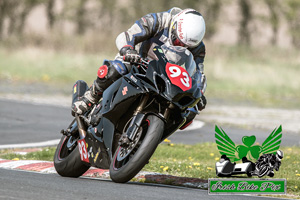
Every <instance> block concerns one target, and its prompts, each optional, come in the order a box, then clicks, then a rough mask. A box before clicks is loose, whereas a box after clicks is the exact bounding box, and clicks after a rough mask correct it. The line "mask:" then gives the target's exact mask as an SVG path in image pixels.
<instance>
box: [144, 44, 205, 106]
mask: <svg viewBox="0 0 300 200" xmlns="http://www.w3.org/2000/svg"><path fill="white" fill-rule="evenodd" d="M158 48H159V47H156V48H155V49H154V50H153V51H154V53H155V54H156V56H157V57H158V61H152V62H150V64H149V66H148V69H147V72H146V78H147V79H149V80H150V81H151V82H152V84H153V85H154V86H155V87H156V88H157V89H158V90H159V91H160V94H161V95H162V96H163V97H165V98H166V99H167V100H168V101H170V102H172V103H174V104H175V105H177V106H178V107H179V108H180V109H181V110H183V109H185V108H187V107H193V106H194V105H195V104H196V103H197V102H198V101H199V98H200V97H201V95H202V94H201V90H200V88H199V87H198V83H200V81H201V77H200V76H199V74H198V73H195V74H194V75H193V76H192V77H191V78H192V87H191V89H189V90H187V91H183V90H182V89H180V88H179V87H177V86H176V85H173V84H172V83H171V82H170V80H169V78H168V75H167V73H166V70H165V67H166V64H167V59H166V57H165V56H164V54H163V53H160V52H159V51H158Z"/></svg>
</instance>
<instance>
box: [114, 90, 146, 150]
mask: <svg viewBox="0 0 300 200" xmlns="http://www.w3.org/2000/svg"><path fill="white" fill-rule="evenodd" d="M148 99H149V95H148V94H146V95H145V96H144V97H143V98H142V100H141V102H140V104H139V106H138V107H137V109H136V110H135V112H134V114H133V117H132V120H131V122H130V124H129V126H128V129H127V131H126V134H125V135H123V136H122V137H121V138H120V140H119V144H120V146H122V147H127V146H128V145H129V143H130V142H132V141H133V140H134V138H135V137H136V135H137V133H138V129H139V128H140V126H141V124H142V121H143V119H144V117H145V114H143V113H141V112H142V111H143V109H144V108H145V106H146V104H147V101H148Z"/></svg>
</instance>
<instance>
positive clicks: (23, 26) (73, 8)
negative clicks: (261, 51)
mask: <svg viewBox="0 0 300 200" xmlns="http://www.w3.org/2000/svg"><path fill="white" fill-rule="evenodd" d="M174 6H177V7H180V8H194V9H196V10H198V11H200V12H201V13H202V14H203V16H204V17H205V20H206V25H207V31H206V35H205V41H208V42H210V41H211V42H214V43H216V44H243V45H269V44H270V45H272V46H280V47H287V48H299V47H300V1H299V0H284V1H282V0H151V1H141V0H0V41H1V43H2V44H3V45H8V46H9V45H11V46H19V45H28V44H31V45H37V46H47V47H53V48H55V49H59V48H68V47H70V48H71V49H74V48H75V49H76V48H78V49H82V50H83V51H92V52H99V51H103V50H104V49H103V46H105V47H106V49H105V50H106V51H107V50H108V49H109V50H116V49H115V47H114V46H115V45H114V39H115V37H116V36H117V35H118V34H119V33H120V32H122V31H124V30H127V29H128V28H129V27H130V26H131V25H132V24H133V23H134V22H135V20H137V19H139V18H140V17H142V16H143V15H145V14H147V13H151V12H162V11H166V10H168V9H170V8H171V7H174ZM76 44H78V46H76ZM109 47H110V48H109ZM107 48H108V49H107Z"/></svg>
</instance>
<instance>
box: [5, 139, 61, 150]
mask: <svg viewBox="0 0 300 200" xmlns="http://www.w3.org/2000/svg"><path fill="white" fill-rule="evenodd" d="M59 141H60V139H57V140H49V141H45V142H36V143H25V144H6V145H0V149H16V148H29V147H47V146H55V145H57V144H58V143H59Z"/></svg>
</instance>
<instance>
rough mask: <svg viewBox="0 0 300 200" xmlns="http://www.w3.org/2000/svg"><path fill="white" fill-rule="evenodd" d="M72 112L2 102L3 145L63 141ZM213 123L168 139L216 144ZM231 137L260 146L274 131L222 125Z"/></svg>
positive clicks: (288, 138)
mask: <svg viewBox="0 0 300 200" xmlns="http://www.w3.org/2000/svg"><path fill="white" fill-rule="evenodd" d="M72 119H73V117H72V116H71V110H70V109H69V108H66V107H62V106H60V107H59V106H50V105H36V104H30V103H22V102H20V101H14V100H0V146H1V145H9V144H23V143H35V142H44V141H49V140H56V139H60V138H61V134H60V130H61V129H64V128H67V126H68V125H69V123H70V122H71V121H72ZM214 126H215V125H214V124H205V125H204V126H203V127H202V128H201V129H199V130H198V129H196V130H190V131H177V132H176V133H174V134H173V135H171V136H170V137H169V139H170V140H171V142H172V143H183V144H195V143H201V142H214V141H215V136H214ZM222 128H223V129H224V131H225V132H226V133H227V134H228V135H229V137H230V138H231V139H232V140H233V141H234V142H235V143H237V144H242V141H241V140H242V137H243V136H245V135H249V136H250V135H255V136H256V138H257V140H256V141H257V142H259V143H260V144H261V143H262V142H263V141H264V140H265V139H266V138H267V137H268V135H269V134H270V133H271V132H272V130H267V131H266V130H259V129H254V130H245V129H242V128H237V127H232V126H228V125H227V126H225V125H224V126H222ZM298 137H299V135H298V136H297V135H293V134H285V135H283V137H282V143H281V145H282V146H293V145H299V140H295V138H298Z"/></svg>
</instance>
